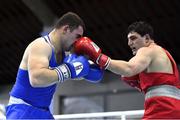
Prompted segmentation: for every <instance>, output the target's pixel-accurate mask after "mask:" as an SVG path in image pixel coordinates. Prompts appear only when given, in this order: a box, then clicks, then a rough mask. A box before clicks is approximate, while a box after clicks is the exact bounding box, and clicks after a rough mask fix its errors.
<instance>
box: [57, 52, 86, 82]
mask: <svg viewBox="0 0 180 120" xmlns="http://www.w3.org/2000/svg"><path fill="white" fill-rule="evenodd" d="M55 71H56V72H57V74H58V79H59V81H60V82H63V81H65V80H67V79H70V78H72V79H73V78H80V77H84V76H86V75H88V73H89V62H88V60H87V59H86V58H85V57H84V56H77V55H76V54H69V55H68V56H67V57H65V59H64V61H63V64H61V65H60V66H58V67H56V68H55Z"/></svg>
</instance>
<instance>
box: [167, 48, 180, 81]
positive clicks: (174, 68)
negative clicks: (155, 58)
mask: <svg viewBox="0 0 180 120" xmlns="http://www.w3.org/2000/svg"><path fill="white" fill-rule="evenodd" d="M163 50H164V51H165V52H166V55H167V56H168V58H169V59H170V61H171V63H172V67H173V73H174V74H175V76H176V77H177V78H178V79H179V72H178V70H177V65H176V62H175V61H174V59H173V57H172V56H171V54H170V53H169V52H168V51H167V50H166V49H164V48H163Z"/></svg>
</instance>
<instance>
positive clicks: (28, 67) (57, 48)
mask: <svg viewBox="0 0 180 120" xmlns="http://www.w3.org/2000/svg"><path fill="white" fill-rule="evenodd" d="M84 28H85V25H84V22H83V20H82V19H81V18H80V17H79V16H78V15H77V14H75V13H72V12H68V13H66V14H64V15H63V16H62V17H61V18H60V19H59V20H58V22H57V24H56V25H55V27H54V29H53V30H52V31H51V32H50V33H49V34H48V35H47V36H44V37H40V38H37V39H36V40H34V41H33V42H31V43H30V44H29V45H28V47H27V48H26V50H25V52H24V55H23V58H22V61H21V63H20V65H19V69H18V72H17V77H16V82H15V85H14V86H13V88H12V90H11V92H10V99H9V104H8V106H7V107H6V118H7V119H54V118H53V115H52V113H51V112H50V110H49V106H50V103H51V100H52V98H53V95H54V92H55V90H56V85H57V83H62V82H64V81H66V80H75V79H79V78H83V79H84V80H87V81H90V82H95V83H96V82H99V80H101V78H102V75H103V71H102V70H101V69H100V68H98V67H97V66H95V67H94V66H93V65H91V64H89V62H88V60H87V59H86V58H85V57H84V56H77V55H76V54H69V55H67V56H65V51H70V50H71V48H73V44H74V42H75V41H76V39H77V38H79V37H81V36H82V35H83V32H84Z"/></svg>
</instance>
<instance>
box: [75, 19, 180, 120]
mask: <svg viewBox="0 0 180 120" xmlns="http://www.w3.org/2000/svg"><path fill="white" fill-rule="evenodd" d="M127 38H128V45H129V47H130V48H131V49H132V53H133V55H134V57H132V58H131V59H130V60H129V61H124V60H114V59H111V58H110V57H108V56H106V55H104V54H102V53H101V49H100V48H99V47H98V46H97V45H96V44H95V43H94V42H92V40H90V39H89V38H87V37H82V38H80V39H79V40H78V41H76V43H75V51H76V53H78V54H86V55H88V56H89V58H90V59H91V60H93V61H94V62H95V63H96V64H97V65H99V66H100V67H101V68H103V69H107V70H110V71H112V72H113V73H116V74H119V75H122V79H123V80H124V81H125V82H127V83H128V84H129V85H130V86H132V87H135V88H138V89H139V90H140V91H141V92H143V93H144V94H145V104H144V105H145V106H144V109H145V113H144V116H143V120H147V119H180V89H179V88H180V80H179V73H178V69H177V66H176V63H175V61H174V59H173V58H172V56H171V55H170V53H169V52H168V51H167V50H165V49H164V48H162V47H161V46H159V45H157V44H156V43H155V40H154V36H153V28H152V26H151V25H149V24H148V23H146V22H143V21H140V22H135V23H132V24H131V25H130V26H129V27H128V35H127Z"/></svg>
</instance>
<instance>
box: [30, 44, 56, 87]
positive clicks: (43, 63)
mask: <svg viewBox="0 0 180 120" xmlns="http://www.w3.org/2000/svg"><path fill="white" fill-rule="evenodd" d="M50 55H51V48H50V46H48V45H47V44H46V43H42V41H37V42H36V43H35V44H32V45H31V47H30V50H29V55H28V71H29V78H30V83H31V85H32V86H33V87H46V86H49V85H52V84H54V83H56V82H57V81H58V76H57V73H56V71H55V70H51V69H49V59H48V57H49V56H50Z"/></svg>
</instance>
